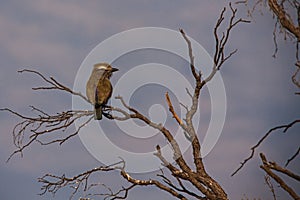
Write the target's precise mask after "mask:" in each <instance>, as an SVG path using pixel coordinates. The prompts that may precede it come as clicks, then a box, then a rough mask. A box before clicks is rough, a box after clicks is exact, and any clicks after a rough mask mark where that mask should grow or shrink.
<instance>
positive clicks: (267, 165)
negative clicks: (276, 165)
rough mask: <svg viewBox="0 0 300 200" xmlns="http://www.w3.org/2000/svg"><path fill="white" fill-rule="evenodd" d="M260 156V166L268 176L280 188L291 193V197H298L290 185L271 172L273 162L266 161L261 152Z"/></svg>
mask: <svg viewBox="0 0 300 200" xmlns="http://www.w3.org/2000/svg"><path fill="white" fill-rule="evenodd" d="M260 158H261V160H262V162H263V164H262V165H261V166H260V168H262V169H263V170H264V171H265V172H266V173H267V174H268V175H269V176H270V177H272V178H273V179H274V180H275V181H276V182H277V183H278V184H279V185H280V187H281V188H282V189H284V190H285V191H286V192H288V193H289V194H290V195H291V197H293V198H294V199H300V197H299V196H298V195H297V194H296V192H295V191H294V190H293V189H292V188H291V187H289V186H288V185H287V184H286V183H285V181H284V180H282V179H281V178H280V177H279V176H277V175H276V174H275V173H273V172H272V170H271V169H272V166H273V164H271V163H270V162H268V161H267V159H266V156H265V155H264V154H263V153H260Z"/></svg>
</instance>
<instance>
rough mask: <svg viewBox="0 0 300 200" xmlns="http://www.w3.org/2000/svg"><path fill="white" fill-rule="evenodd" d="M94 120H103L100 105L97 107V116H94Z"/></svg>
mask: <svg viewBox="0 0 300 200" xmlns="http://www.w3.org/2000/svg"><path fill="white" fill-rule="evenodd" d="M94 118H95V119H96V120H101V119H102V106H101V105H99V104H96V105H95V114H94Z"/></svg>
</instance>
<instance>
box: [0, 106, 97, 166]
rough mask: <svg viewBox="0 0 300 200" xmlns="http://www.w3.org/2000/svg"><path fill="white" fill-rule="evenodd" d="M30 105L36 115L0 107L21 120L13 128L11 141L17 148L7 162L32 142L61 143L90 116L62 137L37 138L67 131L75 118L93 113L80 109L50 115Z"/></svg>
mask: <svg viewBox="0 0 300 200" xmlns="http://www.w3.org/2000/svg"><path fill="white" fill-rule="evenodd" d="M30 107H31V108H32V110H33V111H37V112H38V114H37V116H35V117H28V116H24V115H21V114H20V113H17V112H15V111H13V110H11V109H9V108H4V109H0V111H7V112H9V113H11V114H13V115H15V116H17V117H19V118H21V120H22V121H21V122H20V123H18V124H16V125H15V127H14V128H13V141H14V145H15V146H16V148H17V150H15V151H14V152H13V153H12V154H11V155H10V157H9V158H8V160H7V162H8V161H9V160H10V159H11V158H12V156H14V155H15V154H17V153H20V154H21V156H22V155H23V154H22V153H23V150H24V149H25V148H26V147H28V146H29V145H30V144H32V143H33V142H39V143H40V144H41V145H48V144H52V143H59V144H60V145H61V144H63V143H64V142H65V141H67V140H68V139H70V138H71V137H73V136H75V135H77V134H78V132H79V131H80V129H81V128H82V127H83V126H85V125H86V124H87V123H88V122H90V121H91V119H92V117H90V118H89V119H88V120H87V121H85V122H84V123H82V124H81V125H80V127H79V128H78V129H77V130H76V131H74V132H73V133H70V134H69V135H67V136H65V137H64V138H61V139H54V140H50V141H48V142H43V141H41V140H40V139H39V138H40V137H41V136H44V135H49V134H50V133H55V132H57V131H62V132H67V131H66V130H67V129H69V128H70V127H71V125H73V124H74V122H75V121H76V120H77V119H79V118H82V117H88V116H90V115H93V112H92V111H81V110H69V111H63V112H61V113H57V114H54V115H50V114H47V113H46V112H44V111H42V110H41V109H38V108H36V107H34V106H30Z"/></svg>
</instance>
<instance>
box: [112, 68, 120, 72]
mask: <svg viewBox="0 0 300 200" xmlns="http://www.w3.org/2000/svg"><path fill="white" fill-rule="evenodd" d="M111 71H112V72H116V71H119V69H117V68H112V69H111Z"/></svg>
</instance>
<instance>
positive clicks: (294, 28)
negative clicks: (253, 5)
mask: <svg viewBox="0 0 300 200" xmlns="http://www.w3.org/2000/svg"><path fill="white" fill-rule="evenodd" d="M268 4H269V6H270V8H271V10H272V11H273V13H274V14H275V15H276V16H277V18H278V20H279V22H280V24H281V25H282V26H283V27H284V28H285V29H286V30H288V31H289V32H291V33H292V34H293V35H294V36H295V37H296V38H297V40H298V41H300V27H299V26H298V25H296V24H294V23H293V21H292V20H291V18H290V17H289V16H288V14H287V13H286V12H285V10H284V8H283V7H282V6H280V5H279V4H278V2H277V0H268Z"/></svg>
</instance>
